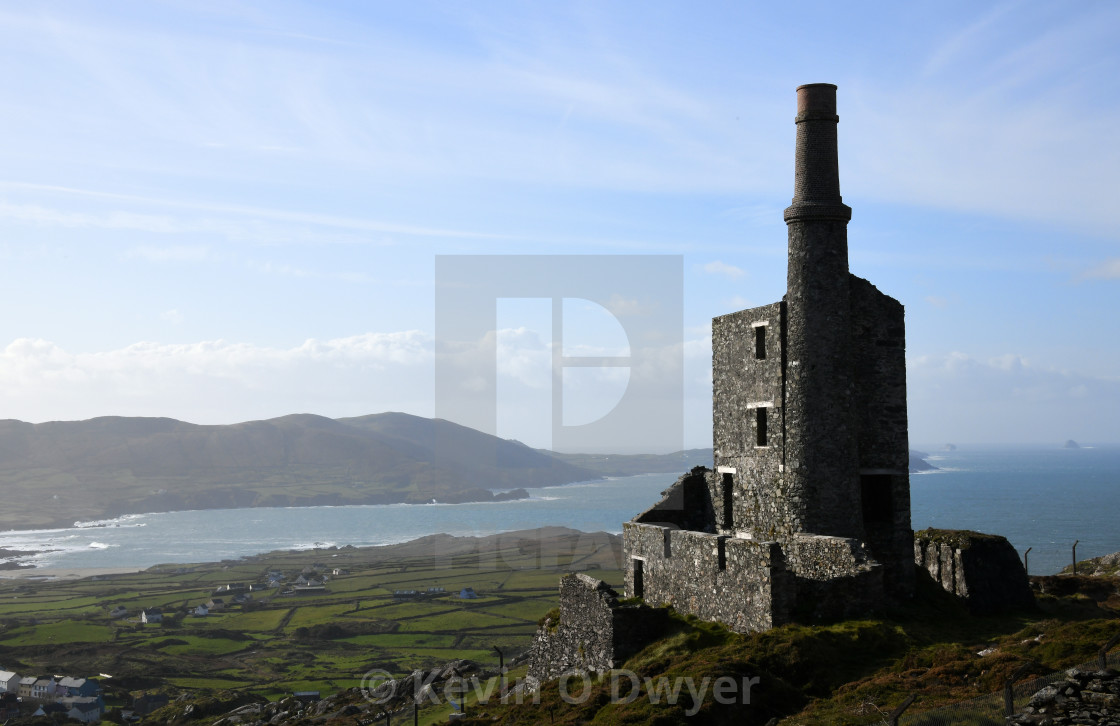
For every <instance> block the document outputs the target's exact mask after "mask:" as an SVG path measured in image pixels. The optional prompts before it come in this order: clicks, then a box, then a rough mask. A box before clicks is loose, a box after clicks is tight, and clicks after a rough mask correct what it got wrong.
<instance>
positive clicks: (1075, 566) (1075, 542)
mask: <svg viewBox="0 0 1120 726" xmlns="http://www.w3.org/2000/svg"><path fill="white" fill-rule="evenodd" d="M1080 541H1081V540H1079V539H1075V540H1074V541H1073V574H1075V575H1076V574H1077V543H1078V542H1080Z"/></svg>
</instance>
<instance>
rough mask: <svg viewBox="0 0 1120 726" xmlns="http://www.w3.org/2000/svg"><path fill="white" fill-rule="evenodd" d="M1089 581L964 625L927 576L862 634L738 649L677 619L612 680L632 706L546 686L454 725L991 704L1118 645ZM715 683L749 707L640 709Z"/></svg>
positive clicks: (864, 719) (793, 715)
mask: <svg viewBox="0 0 1120 726" xmlns="http://www.w3.org/2000/svg"><path fill="white" fill-rule="evenodd" d="M1095 579H1096V582H1092V581H1091V578H1081V580H1080V582H1075V581H1074V580H1070V581H1068V582H1067V583H1065V584H1066V588H1065V590H1064V591H1063V594H1062V595H1041V596H1040V597H1039V605H1040V609H1039V610H1038V611H1037V612H1024V613H1018V614H1013V615H1005V616H1000V617H976V616H972V615H969V614H968V612H967V611H966V610H965V609H964V608H963V607H962V606H960V605H959V604H958V603H957V602H956V601H955V599H954V598H952V596H950V595H948V594H946V593H945V592H944V591H943V590H941V588H940V587H939V586H937V585H936V584H935V583H934V582H933V581H932V580H931V579H929V577H928V576H926V577H924V578H922V581H921V587H920V590H919V592H918V595H917V597H916V598H915V599H914V601H913V603H911V604H910V605H908V606H907V607H905V608H901V609H898V610H896V611H893V612H889V613H884V614H882V615H880V616H877V617H868V618H867V619H864V620H852V621H844V622H839V623H832V624H820V625H815V626H807V625H786V626H783V627H779V628H775V629H773V630H770V631H768V632H765V633H755V634H751V635H737V634H734V633H731V632H730V631H728V630H726V629H725V628H723V627H720V626H718V625H713V624H710V623H703V622H699V621H696V620H695V619H692V618H684V617H674V618H673V621H672V625H671V626H670V628H669V630H668V632H667V633H664V634H660V635H659V637H657V638H656V639H655V640H654V642H652V643H651V644H650V645H649V646H648V647H646V648H645V649H644V650H642V651H641V652H639V653H638V654H636V655H635V656H634V657H633V658H631V659H630V660H628V661H627V662H626V663H625V664H623V666H622V668H623V669H625V670H628V671H632V672H633V673H634V674H635V675H636V676H637V682H638V683H639V684H641V685H640V686H639V691H638V694H637V696H636V697H635V698H633V700H632V702H630V703H611V687H612V684H611V680H610V679H609V678H602V679H599V680H597V681H595V682H593V683H592V684H591V692H590V693H589V694H587V696H586V697H584V696H583V695H582V693H581V691H582V688H581V685H580V682H579V680H578V679H577V680H575V681H573V685H572V686H571V691H569V692H568V700H579V701H581V702H580V703H574V704H573V703H569V702H566V701H565V699H564V698H562V697H561V690H560V686H559V682H552V683H550V684H547V685H546V686H545V687H544V689H543V693H542V697H541V702H540V704H539V705H532V704H523V705H520V706H518V705H508V706H502V705H497V704H489V705H479V706H477V707H476V708H475V709H474V714H475V717H473V718H471V719H469V720H467V721H465V722H464V723H468V724H472V725H473V726H481V724H491V723H501V724H509V725H512V724H525V725H526V726H528V725H530V724H540V723H555V724H587V723H590V724H659V725H661V726H669V725H673V724H692V723H704V724H727V725H729V726H730V725H731V724H735V725H736V726H738V725H741V724H758V725H759V726H761V725H762V724H766V723H769V722H770V720H771V719H778V722H779V723H781V724H789V725H790V726H792V725H794V724H797V725H806V726H810V725H812V726H832V725H833V724H877V723H880V722H882V721H883V720H884V718H885V716H886V714H887V713H889V712H890V711H891V710H892V709H893V708H894V707H896V706H898V705H899V704H900V703H901V702H902V701H904V700H905V699H906V698H907V697H908V696H909V695H911V694H914V695H917V701H916V702H915V703H914V705H913V706H911V708H910V710H909V711H908V714H918V713H920V712H922V711H926V710H929V709H932V708H935V707H937V706H940V705H946V704H951V703H956V702H959V701H963V700H966V699H971V698H975V697H978V696H983V695H987V694H990V693H998V692H999V691H1000V690H1001V689H1002V686H1003V684H1004V681H1005V680H1006V679H1007V678H1008V677H1009V676H1012V675H1017V678H1018V679H1029V678H1032V677H1034V676H1039V675H1044V674H1047V673H1049V672H1052V671H1055V670H1060V669H1064V668H1068V667H1070V666H1073V665H1076V664H1078V663H1082V662H1085V661H1090V660H1094V659H1095V658H1096V655H1097V649H1098V648H1100V647H1101V646H1102V645H1103V644H1104V643H1106V642H1107V641H1108V640H1109V639H1110V638H1111V637H1113V636H1115V635H1116V634H1118V633H1120V591H1118V588H1120V579H1115V578H1113V579H1111V580H1110V581H1109V582H1108V583H1102V582H1101V581H1100V578H1095ZM1082 585H1084V586H1085V587H1084V588H1082V587H1081V586H1082ZM1051 589H1054V588H1053V586H1051ZM1086 593H1088V594H1086ZM723 676H731V677H732V678H733V679H734V680H735V682H737V683H740V684H741V683H742V679H744V678H758V681H757V683H756V684H755V685H753V687H751V688H750V689H749V693H750V702H749V703H743V702H738V703H726V704H720V703H718V702H716V700H715V699H714V698H713V697H712V691H711V690H710V687H709V691H708V692H707V697H706V698H705V699H704V700H702V701H701V702H699V703H697V702H696V701H694V700H693V699H692V698H691V697H690V696H689V695H688V693H689V692H688V689H687V687H684V688H682V690H681V691H680V697H679V698H678V699H676V703H675V704H670V703H668V702H667V697H666V696H665V693H666V691H664V690H662V691H661V697H660V698H659V699H657V700H658V701H659V702H657V703H654V702H652V701H653V699H651V698H650V696H649V694H650V690H651V689H650V688H649V687H648V686H649V684H651V683H652V684H654V686H655V688H656V684H658V683H666V684H671V683H674V682H676V681H677V679H683V678H686V677H690V678H692V679H694V683H700V682H702V680H703V679H704V678H705V677H706V678H709V679H710V683H714V682H715V680H716V679H717V678H720V677H723ZM646 679H649V680H648V681H647V680H646ZM618 683H619V684H620V687H619V688H618V693H619V694H620V695H621V696H623V697H624V698H623V699H622V700H623V701H625V700H627V699H626V698H625V697H626V696H628V695H630V694H632V693H633V691H632V690H631V688H630V681H629V680H627V679H619V680H618ZM740 691H741V692H742V689H740ZM573 696H577V697H578V698H573ZM693 710H695V711H696V713H694V714H692V715H689V713H690V712H691V711H693ZM939 723H940V722H939ZM969 723H980V722H979V721H977V722H973V721H969ZM984 723H987V722H986V721H985V722H984ZM993 723H994V722H993Z"/></svg>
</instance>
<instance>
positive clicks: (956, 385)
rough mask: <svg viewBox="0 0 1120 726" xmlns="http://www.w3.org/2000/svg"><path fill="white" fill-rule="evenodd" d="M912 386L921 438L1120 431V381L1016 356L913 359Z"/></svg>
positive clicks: (1036, 437)
mask: <svg viewBox="0 0 1120 726" xmlns="http://www.w3.org/2000/svg"><path fill="white" fill-rule="evenodd" d="M907 384H908V387H909V394H910V395H909V406H910V411H911V416H910V425H911V438H912V440H915V441H919V442H923V443H930V442H934V441H939V440H940V441H958V442H959V441H972V442H991V443H1000V442H1002V443H1016V442H1037V441H1046V440H1049V441H1053V442H1055V443H1058V442H1061V441H1065V440H1066V439H1069V438H1074V439H1078V440H1081V441H1107V440H1109V439H1110V438H1111V437H1114V435H1115V434H1114V433H1113V432H1115V431H1117V430H1120V381H1115V380H1108V379H1103V378H1095V377H1091V376H1084V375H1081V374H1078V373H1075V372H1071V371H1062V370H1055V369H1050V368H1043V367H1039V366H1035V365H1032V364H1031V362H1030V360H1029V359H1027V358H1026V357H1024V356H1022V355H1019V354H1015V353H1009V354H1005V355H1000V356H995V357H992V358H989V359H979V358H976V357H974V356H972V355H969V354H967V353H962V352H959V351H956V352H952V353H947V354H941V355H924V356H916V357H912V358H909V359H907ZM1086 400H1092V401H1094V402H1095V404H1094V405H1092V406H1086V405H1084V404H1083V403H1082V402H1084V401H1086ZM1043 413H1045V415H1043Z"/></svg>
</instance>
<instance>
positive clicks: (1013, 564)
mask: <svg viewBox="0 0 1120 726" xmlns="http://www.w3.org/2000/svg"><path fill="white" fill-rule="evenodd" d="M914 562H916V563H917V564H918V565H919V566H921V567H923V568H925V570H926V571H928V572H929V574H930V576H931V577H933V579H934V580H935V581H936V582H938V583H939V584H940V585H941V587H943V588H945V590H946V591H948V592H951V593H953V594H954V595H956V596H957V597H959V598H961V599H962V600H964V602H965V603H966V604H967V605H968V609H969V610H971V611H972V612H974V613H996V612H1003V611H1006V610H1013V609H1017V608H1030V607H1034V604H1035V603H1034V595H1033V594H1032V593H1031V588H1030V584H1029V582H1028V580H1027V572H1026V570H1025V569H1023V563H1022V562H1020V561H1019V555H1018V553H1017V552H1016V551H1015V548H1014V547H1012V546H1011V543H1010V542H1008V541H1007V539H1006V538H1004V537H1000V536H999V535H994V534H982V533H980V532H972V531H969V530H965V529H960V530H955V529H924V530H922V531H921V532H915V533H914Z"/></svg>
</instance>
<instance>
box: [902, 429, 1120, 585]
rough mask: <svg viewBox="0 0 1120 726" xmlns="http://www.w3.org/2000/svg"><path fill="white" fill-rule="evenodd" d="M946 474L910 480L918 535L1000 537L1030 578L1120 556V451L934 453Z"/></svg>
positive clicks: (1027, 449) (1057, 449) (933, 461)
mask: <svg viewBox="0 0 1120 726" xmlns="http://www.w3.org/2000/svg"><path fill="white" fill-rule="evenodd" d="M923 451H927V452H928V453H930V454H931V456H930V458H929V459H927V461H929V463H931V464H933V465H934V466H936V467H938V468H939V470H938V471H935V472H930V473H924V474H918V475H911V477H910V511H911V522H912V523H913V525H914V529H915V530H918V529H925V528H926V527H942V528H946V529H972V530H976V531H979V532H988V533H991V534H1000V535H1003V536H1004V537H1007V539H1008V540H1009V541H1010V542H1011V544H1012V545H1014V546H1015V549H1017V550H1018V551H1019V554H1020V556H1021V555H1022V554H1023V552H1024V551H1025V550H1026V549H1027V548H1028V547H1029V548H1031V551H1030V554H1029V555H1028V557H1029V567H1030V573H1031V574H1032V575H1050V574H1054V573H1056V572H1058V571H1059V570H1061V569H1062V568H1063V567H1065V566H1066V565H1068V564H1070V563H1071V562H1072V547H1073V544H1074V542H1075V541H1078V540H1080V542H1079V543H1078V545H1077V558H1078V559H1079V560H1083V559H1086V558H1089V557H1099V556H1100V555H1106V554H1109V553H1111V552H1117V551H1120V446H1095V447H1085V448H1081V449H1065V448H1061V447H1057V446H1054V447H1038V446H1035V447H1028V446H1014V447H1011V446H1008V447H1000V448H983V449H979V448H978V449H969V448H967V447H963V446H962V447H961V448H959V449H958V450H957V451H932V450H930V449H923Z"/></svg>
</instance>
